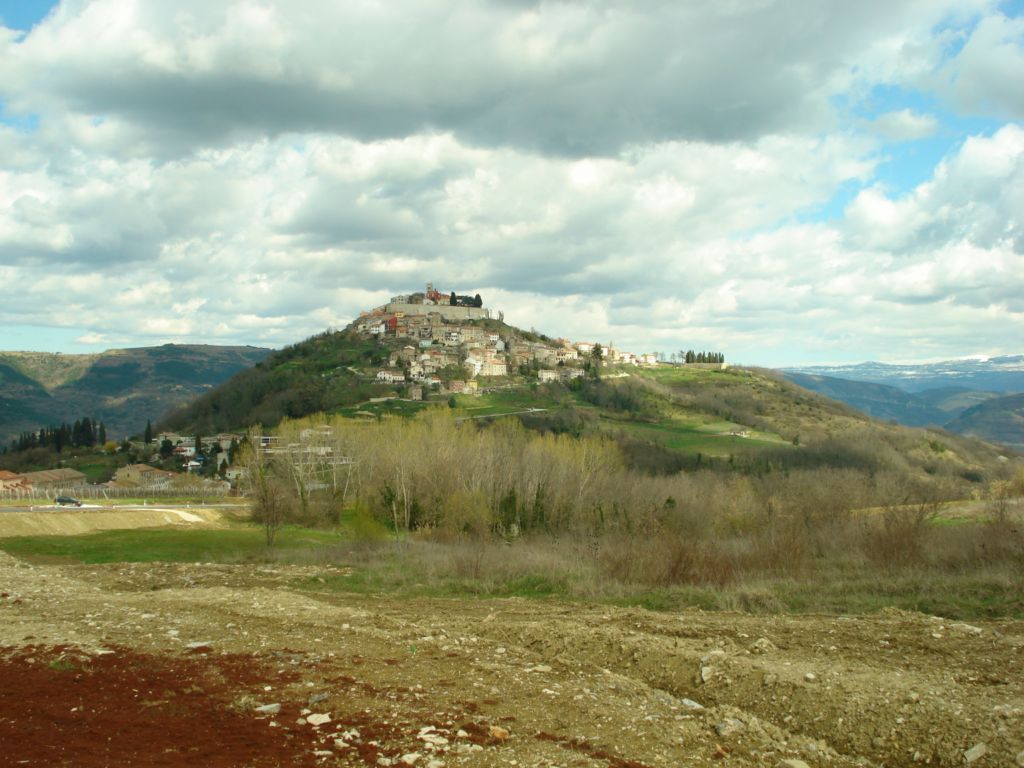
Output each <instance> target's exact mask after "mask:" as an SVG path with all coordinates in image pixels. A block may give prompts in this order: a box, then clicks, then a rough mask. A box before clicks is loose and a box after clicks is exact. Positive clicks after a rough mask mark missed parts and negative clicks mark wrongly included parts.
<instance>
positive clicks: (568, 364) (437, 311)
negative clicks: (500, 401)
mask: <svg viewBox="0 0 1024 768" xmlns="http://www.w3.org/2000/svg"><path fill="white" fill-rule="evenodd" d="M452 297H455V294H454V293H452V294H448V295H446V294H444V293H442V292H441V291H438V290H435V289H434V286H433V285H432V284H430V283H428V284H427V289H426V291H424V292H422V293H414V294H410V295H407V296H396V297H394V298H393V299H392V300H391V301H390V302H388V303H387V304H385V305H383V306H380V307H377V308H375V309H373V310H370V311H367V312H363V313H361V314H360V316H359V318H358V319H357V320H356V321H355V322H354V323H353V326H352V327H353V329H354V330H355V331H356V332H357V333H360V334H363V335H365V336H368V337H376V338H379V339H384V338H391V339H406V340H407V343H406V344H405V345H404V346H402V347H401V348H399V349H395V350H394V351H392V352H391V354H390V356H389V357H388V361H387V366H386V367H383V368H381V369H379V370H378V371H377V372H376V380H377V381H378V382H381V383H383V384H404V383H406V382H412V383H413V384H414V386H413V387H412V396H413V397H414V398H416V396H417V394H418V393H421V392H422V387H423V386H430V385H439V386H445V387H446V388H447V389H448V391H451V392H459V391H471V390H472V389H473V388H475V380H476V379H477V378H478V377H493V376H507V375H509V373H510V372H511V371H512V370H515V369H517V368H519V367H520V366H522V365H528V366H531V367H533V368H534V369H535V370H537V376H538V378H539V379H540V380H541V381H556V380H563V381H564V380H566V379H572V378H577V377H579V376H582V375H583V370H582V364H583V362H584V361H587V360H590V359H592V358H593V355H594V350H595V349H599V350H600V357H601V360H602V362H603V363H606V364H610V365H651V366H653V365H657V364H658V356H657V355H656V354H654V353H653V352H651V353H646V354H641V355H638V354H634V353H632V352H625V351H622V350H618V349H616V348H615V347H614V346H612V345H611V344H609V345H608V346H601V345H599V344H595V343H593V342H582V341H581V342H572V341H569V340H567V339H556V340H554V341H553V342H549V343H543V342H536V341H527V340H525V339H520V338H514V337H509V338H503V337H502V336H501V334H500V333H499V332H498V329H499V328H501V327H502V326H500V325H496V324H494V323H488V322H476V321H487V320H490V319H491V313H490V310H489V309H487V308H485V307H483V306H480V305H476V306H467V303H468V302H467V301H466V299H468V297H465V296H459V297H455V298H456V299H457V302H456V303H452ZM477 298H479V297H477ZM503 319H504V318H503V317H502V315H501V313H499V320H503ZM445 369H448V371H449V372H450V371H451V370H452V369H459V370H460V371H464V373H465V375H464V377H461V378H456V379H455V380H454V381H453V380H452V377H451V376H450V375H449V376H446V377H444V379H446V381H445V380H443V379H442V377H441V376H439V375H438V374H439V373H440V372H441V371H443V370H445Z"/></svg>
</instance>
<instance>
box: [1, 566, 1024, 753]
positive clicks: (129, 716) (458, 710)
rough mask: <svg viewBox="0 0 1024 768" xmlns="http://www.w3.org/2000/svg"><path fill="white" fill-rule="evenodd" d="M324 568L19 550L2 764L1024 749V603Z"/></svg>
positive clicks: (11, 576) (7, 617) (8, 636)
mask: <svg viewBox="0 0 1024 768" xmlns="http://www.w3.org/2000/svg"><path fill="white" fill-rule="evenodd" d="M323 574H324V571H323V569H319V568H314V567H273V568H265V567H256V566H246V565H238V566H225V565H130V566H124V565H118V566H51V565H29V564H25V563H21V562H18V561H16V560H14V559H13V558H11V557H9V556H7V555H3V554H0V590H2V594H3V597H2V598H0V745H2V749H0V764H3V765H16V764H20V765H75V766H100V765H108V764H113V763H115V762H116V763H117V764H119V765H182V764H185V761H186V760H188V761H197V762H191V763H190V764H204V765H215V766H216V765H223V766H228V765H239V766H241V765H254V766H255V765H268V766H269V765H326V766H329V765H382V766H386V765H396V766H401V765H410V764H414V765H417V766H421V768H423V767H426V766H431V768H439V766H441V765H445V766H458V765H474V766H475V765H481V766H499V765H500V766H510V765H511V766H610V767H612V768H642V766H690V765H692V766H703V765H722V766H780V767H783V768H802V767H803V766H811V767H812V768H816V767H818V766H855V765H856V766H868V765H886V766H900V765H942V766H950V765H965V764H968V765H977V766H1014V765H1024V622H1014V621H1005V622H984V623H978V624H977V625H976V626H973V625H967V624H962V623H958V622H952V621H945V620H942V619H938V618H934V617H928V616H922V615H918V614H904V613H898V612H893V613H889V614H883V615H879V616H873V617H870V618H843V617H841V618H836V617H816V616H814V617H769V618H765V617H750V616H744V615H733V614H709V613H702V612H699V611H693V612H685V613H682V614H655V613H650V612H646V611H642V610H637V609H615V608H608V607H604V606H575V605H566V604H562V603H546V602H532V601H523V600H502V601H480V600H401V601H399V600H393V599H389V598H386V597H380V598H369V597H349V596H339V595H337V594H330V593H327V592H323V591H318V587H320V582H319V581H318V578H319V577H320V576H322V575H323ZM259 707H263V709H262V710H261V709H259ZM5 761H6V762H5Z"/></svg>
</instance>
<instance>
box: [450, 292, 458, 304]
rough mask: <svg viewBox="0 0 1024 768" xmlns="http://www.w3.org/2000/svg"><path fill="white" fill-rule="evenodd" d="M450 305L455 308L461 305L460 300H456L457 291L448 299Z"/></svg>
mask: <svg viewBox="0 0 1024 768" xmlns="http://www.w3.org/2000/svg"><path fill="white" fill-rule="evenodd" d="M448 303H449V304H450V305H451V306H453V307H454V306H455V305H456V304H458V303H459V300H458V299H457V298H455V291H452V295H451V296H449V297H448Z"/></svg>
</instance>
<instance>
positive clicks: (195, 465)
mask: <svg viewBox="0 0 1024 768" xmlns="http://www.w3.org/2000/svg"><path fill="white" fill-rule="evenodd" d="M201 440H202V443H203V444H202V447H201V450H200V451H197V450H196V437H195V435H179V434H177V433H176V432H161V433H160V434H159V435H157V437H156V444H157V445H158V446H160V445H163V443H164V441H167V442H169V443H170V444H171V445H172V446H174V447H173V448H172V449H171V453H172V455H173V456H174V457H175V458H177V459H179V460H180V461H181V468H182V469H184V470H185V471H186V472H195V471H196V470H198V469H202V468H203V467H204V466H205V465H206V464H207V463H208V462H209V461H211V460H213V461H216V463H217V469H218V470H219V469H220V465H221V464H222V463H229V462H228V460H227V457H228V451H230V450H231V446H232V445H238V443H240V442H241V441H242V435H238V434H233V433H229V432H223V433H221V434H218V435H210V436H209V437H203V438H201ZM203 451H205V452H206V453H203ZM207 453H211V454H212V458H211V457H210V456H207Z"/></svg>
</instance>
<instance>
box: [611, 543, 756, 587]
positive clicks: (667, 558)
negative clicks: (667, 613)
mask: <svg viewBox="0 0 1024 768" xmlns="http://www.w3.org/2000/svg"><path fill="white" fill-rule="evenodd" d="M596 560H597V562H598V565H599V567H600V569H601V572H602V573H603V574H604V575H605V577H606V578H609V579H612V580H613V581H618V582H621V583H629V584H644V585H647V586H658V587H669V586H674V585H677V584H695V585H704V586H717V587H722V586H725V585H727V584H730V583H732V582H733V581H734V580H735V579H736V577H737V573H736V565H735V563H734V562H733V558H732V557H731V556H730V555H729V554H728V553H727V552H725V551H723V549H722V548H721V547H719V546H717V545H716V544H714V543H712V542H698V541H695V540H692V539H686V538H683V537H681V536H678V535H674V534H671V533H668V532H662V534H661V535H659V536H654V537H644V538H628V539H614V540H613V539H610V538H605V539H603V540H602V541H601V542H600V544H599V546H598V549H597V553H596Z"/></svg>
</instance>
